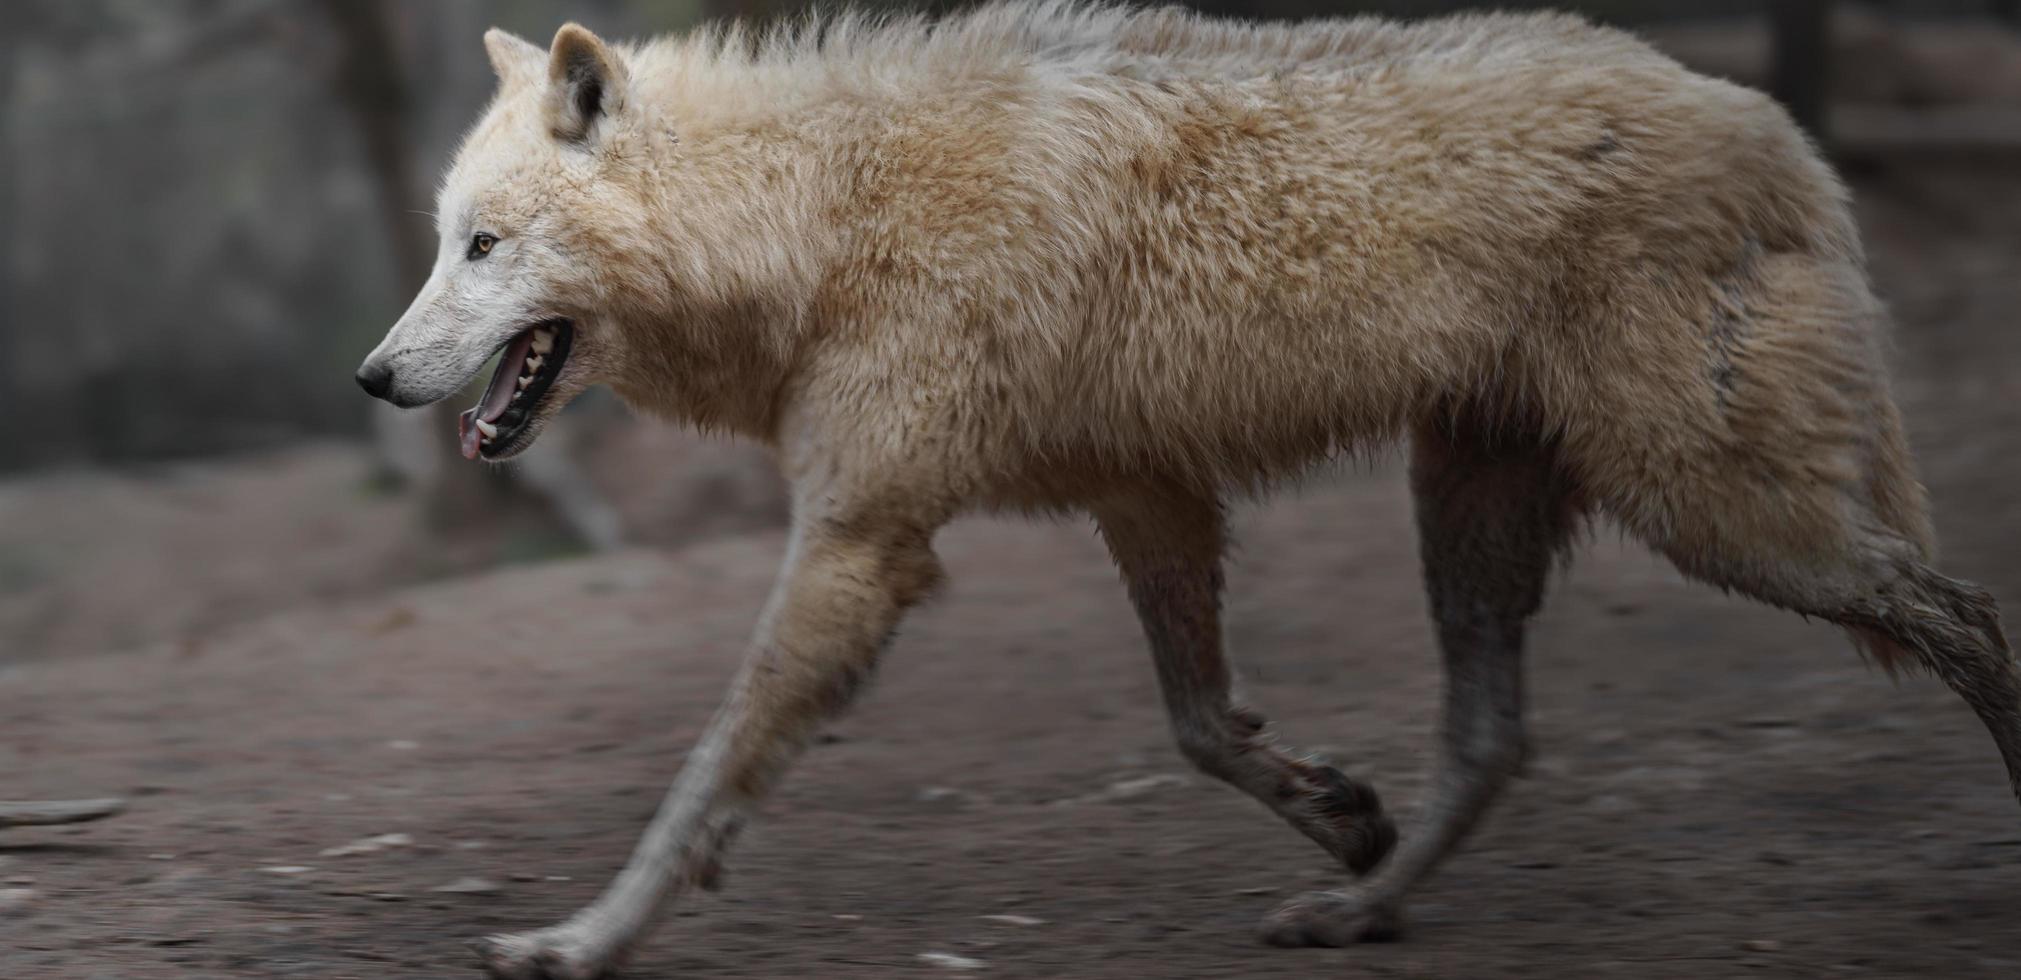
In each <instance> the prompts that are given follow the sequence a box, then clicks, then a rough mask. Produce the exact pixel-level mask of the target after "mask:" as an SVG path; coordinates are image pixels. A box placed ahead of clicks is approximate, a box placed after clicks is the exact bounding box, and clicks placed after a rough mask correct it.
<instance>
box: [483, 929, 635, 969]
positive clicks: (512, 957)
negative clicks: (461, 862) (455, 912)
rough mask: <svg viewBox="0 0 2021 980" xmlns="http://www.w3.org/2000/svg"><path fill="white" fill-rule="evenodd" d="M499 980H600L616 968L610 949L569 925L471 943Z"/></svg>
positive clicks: (485, 965) (491, 937)
mask: <svg viewBox="0 0 2021 980" xmlns="http://www.w3.org/2000/svg"><path fill="white" fill-rule="evenodd" d="M470 948H472V949H474V950H476V951H477V955H478V956H479V957H481V958H483V960H484V969H485V970H486V972H488V973H490V974H491V975H492V976H493V977H495V978H496V980H598V978H600V977H606V976H609V975H610V974H611V972H612V971H613V970H614V969H616V963H615V962H613V957H612V956H611V954H610V952H609V950H607V949H605V948H603V947H602V946H601V945H600V944H598V943H596V942H594V941H593V940H592V939H591V938H590V937H588V936H585V935H583V934H582V933H581V932H580V931H579V930H577V929H573V928H570V927H568V926H556V927H554V928H552V929H542V930H541V931H539V932H529V933H525V934H522V935H504V934H502V935H496V936H486V937H484V938H483V939H479V940H477V941H476V942H473V943H471V944H470Z"/></svg>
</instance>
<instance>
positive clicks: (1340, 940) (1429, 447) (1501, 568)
mask: <svg viewBox="0 0 2021 980" xmlns="http://www.w3.org/2000/svg"><path fill="white" fill-rule="evenodd" d="M1411 486H1412V490H1413V492H1414V493H1415V495H1416V498H1417V517H1418V533H1419V536H1420V538H1421V543H1420V548H1421V551H1422V554H1423V559H1424V572H1425V584H1426V588H1427V589H1428V591H1429V592H1430V596H1431V607H1432V617H1433V619H1434V620H1435V621H1436V623H1437V627H1438V639H1439V648H1440V650H1441V651H1442V653H1443V655H1444V660H1445V673H1446V693H1445V708H1444V718H1443V720H1442V722H1441V725H1440V730H1439V747H1438V761H1437V763H1436V768H1435V771H1434V773H1433V776H1432V783H1431V787H1430V789H1429V791H1428V795H1427V797H1426V799H1425V801H1424V804H1423V808H1422V811H1421V812H1420V813H1419V814H1418V816H1417V819H1416V820H1415V821H1414V823H1413V826H1412V829H1411V831H1410V832H1409V833H1406V834H1405V835H1404V838H1403V842H1402V843H1401V844H1400V845H1399V846H1398V847H1397V850H1396V853H1394V854H1392V855H1391V856H1390V858H1389V860H1388V862H1386V863H1384V864H1383V865H1382V866H1381V867H1379V868H1377V869H1376V871H1375V873H1374V874H1373V875H1371V876H1370V877H1369V878H1367V879H1366V880H1364V881H1363V882H1361V883H1360V884H1359V885H1358V886H1356V887H1355V888H1353V889H1352V890H1350V891H1336V892H1318V893H1315V894H1312V895H1307V896H1305V897H1303V898H1300V899H1297V900H1295V901H1293V902H1292V903H1290V904H1288V905H1286V906H1284V907H1283V908H1281V909H1279V910H1278V911H1276V912H1274V913H1272V914H1271V916H1270V917H1269V918H1268V919H1266V920H1265V922H1264V925H1263V937H1264V939H1265V940H1266V941H1268V942H1271V943H1275V944H1278V945H1293V946H1295V945H1320V946H1338V945H1344V944H1347V943H1352V942H1357V941H1361V940H1374V939H1388V938H1393V937H1394V936H1395V935H1396V934H1397V932H1398V931H1400V929H1401V926H1402V922H1401V910H1402V907H1403V900H1404V898H1405V896H1406V895H1407V894H1408V893H1409V892H1410V890H1411V889H1412V888H1413V887H1415V886H1416V885H1417V884H1418V882H1419V881H1421V880H1423V879H1424V878H1425V876H1426V875H1428V874H1430V873H1431V871H1432V870H1433V869H1434V868H1435V867H1437V866H1438V864H1439V862H1440V861H1442V860H1444V859H1445V857H1446V856H1447V855H1448V854H1449V853H1451V851H1452V850H1453V848H1454V846H1455V845H1457V844H1458V843H1459V842H1460V840H1461V839H1462V838H1463V837H1465V836H1466V834H1467V832H1468V831H1469V830H1471V829H1472V828H1473V826H1474V824H1475V823H1476V822H1477V821H1478V820H1479V818H1480V816H1481V814H1482V813H1483V812H1484V811H1485V810H1486V809H1487V807H1488V805H1489V804H1490V803H1492V802H1493V801H1494V799H1495V797H1496V795H1497V794H1499V793H1500V792H1501V789H1502V787H1503V786H1504V785H1505V784H1506V783H1507V782H1508V780H1509V778H1510V777H1511V776H1513V775H1514V774H1515V772H1516V770H1517V768H1518V767H1519V766H1520V765H1521V764H1522V760H1523V753H1524V735H1523V716H1522V711H1523V692H1522V652H1523V624H1524V621H1525V620H1526V619H1528V618H1529V616H1530V615H1531V614H1532V613H1534V612H1535V611H1536V610H1537V607H1538V605H1539V604H1540V603H1541V602H1542V600H1543V593H1544V580H1545V578H1546V576H1547V575H1548V574H1549V573H1550V569H1551V563H1552V561H1553V559H1554V557H1555V556H1556V555H1557V554H1558V552H1559V550H1560V549H1561V548H1562V547H1563V546H1564V544H1565V542H1566V538H1567V536H1568V533H1569V530H1570V525H1571V521H1572V512H1571V508H1570V506H1569V505H1568V499H1569V495H1568V493H1567V492H1566V489H1565V487H1564V485H1563V482H1562V480H1561V478H1560V477H1559V474H1558V470H1557V468H1556V467H1555V465H1554V464H1553V461H1552V459H1551V457H1550V455H1549V454H1548V453H1547V452H1545V451H1543V450H1540V449H1538V448H1535V447H1534V446H1527V445H1519V444H1499V445H1498V444H1496V443H1495V442H1494V441H1493V440H1492V438H1491V437H1489V436H1488V435H1487V434H1486V433H1484V432H1478V431H1470V432H1465V433H1460V434H1457V435H1454V434H1451V433H1449V432H1446V431H1444V430H1435V431H1431V432H1426V433H1422V434H1421V435H1420V436H1419V438H1418V440H1417V445H1416V447H1415V450H1414V454H1413V459H1412V465H1411Z"/></svg>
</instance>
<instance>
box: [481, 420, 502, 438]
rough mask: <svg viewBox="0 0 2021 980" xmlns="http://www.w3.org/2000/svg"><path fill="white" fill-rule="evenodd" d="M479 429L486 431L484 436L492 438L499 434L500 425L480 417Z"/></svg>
mask: <svg viewBox="0 0 2021 980" xmlns="http://www.w3.org/2000/svg"><path fill="white" fill-rule="evenodd" d="M477 431H479V432H482V433H484V438H486V439H490V438H493V437H494V436H497V435H498V426H495V425H492V424H491V423H489V422H486V421H484V420H483V419H478V420H477Z"/></svg>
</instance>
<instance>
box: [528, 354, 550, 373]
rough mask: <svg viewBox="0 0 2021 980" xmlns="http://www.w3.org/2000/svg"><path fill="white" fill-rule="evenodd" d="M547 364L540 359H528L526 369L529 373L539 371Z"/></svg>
mask: <svg viewBox="0 0 2021 980" xmlns="http://www.w3.org/2000/svg"><path fill="white" fill-rule="evenodd" d="M546 363H547V362H546V361H544V360H542V359H540V358H538V357H529V358H527V359H526V369H527V371H529V372H532V371H538V370H540V366H541V365H542V364H546Z"/></svg>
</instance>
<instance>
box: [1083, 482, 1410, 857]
mask: <svg viewBox="0 0 2021 980" xmlns="http://www.w3.org/2000/svg"><path fill="white" fill-rule="evenodd" d="M1094 510H1095V517H1096V520H1097V521H1098V523H1099V524H1100V526H1101V530H1102V537H1103V538H1104V539H1105V540H1106V541H1107V542H1108V545H1109V550H1110V552H1111V553H1112V554H1113V555H1114V556H1115V559H1116V564H1117V566H1118V567H1120V568H1121V569H1122V572H1123V577H1124V580H1125V582H1126V583H1127V585H1128V587H1129V592H1130V599H1131V602H1132V603H1133V604H1135V606H1136V608H1137V614H1138V617H1139V619H1141V620H1142V622H1143V625H1144V633H1145V636H1146V638H1147V639H1149V641H1150V646H1151V655H1152V658H1153V660H1154V661H1155V662H1156V665H1157V671H1158V684H1159V688H1160V690H1161V691H1162V693H1163V695H1164V699H1165V707H1166V709H1167V711H1168V712H1169V713H1170V716H1171V722H1172V731H1173V734H1174V735H1175V736H1176V737H1177V739H1178V742H1179V748H1180V751H1182V752H1183V753H1185V755H1186V758H1187V759H1188V760H1190V761H1191V762H1192V763H1193V764H1194V765H1195V766H1198V767H1199V768H1200V769H1201V770H1202V771H1203V772H1206V773H1208V774H1209V775H1212V776H1214V777H1216V778H1218V779H1221V780H1223V781H1225V782H1227V783H1229V784H1230V785H1233V786H1235V787H1236V788H1238V789H1241V790H1242V791H1243V792H1246V793H1248V794H1249V795H1251V796H1253V797H1255V798H1256V799H1257V800H1259V801H1261V802H1262V803H1263V805H1264V806H1267V807H1269V808H1270V809H1271V810H1272V811H1274V812H1276V813H1277V815H1278V816H1280V817H1282V818H1284V820H1285V821H1286V822H1288V823H1290V824H1291V825H1292V826H1293V827H1295V828H1297V829H1298V831H1299V832H1300V833H1303V834H1305V836H1307V837H1310V838H1312V839H1313V840H1314V841H1316V842H1318V843H1319V845H1320V846H1321V847H1324V848H1325V849H1326V850H1327V852H1328V853H1330V854H1332V855H1333V856H1334V857H1335V858H1336V859H1338V860H1339V861H1340V862H1341V863H1342V864H1344V865H1346V866H1347V867H1348V868H1349V869H1351V870H1353V871H1354V872H1355V873H1357V874H1359V873H1361V872H1365V871H1367V870H1368V869H1369V868H1370V867H1372V866H1374V865H1375V863H1376V862H1377V861H1379V860H1381V859H1382V856H1383V855H1384V854H1385V853H1387V852H1388V850H1389V848H1390V845H1391V844H1393V843H1395V841H1396V830H1395V828H1394V827H1393V826H1392V825H1391V823H1390V821H1389V818H1388V817H1387V816H1385V815H1384V814H1383V812H1382V804H1381V802H1380V801H1379V800H1378V799H1377V798H1376V795H1375V791H1374V790H1371V789H1369V788H1368V787H1367V786H1364V785H1362V784H1360V783H1357V782H1355V781H1353V780H1351V779H1349V778H1347V777H1346V776H1345V775H1343V774H1341V772H1340V771H1339V770H1337V769H1334V768H1333V767H1332V766H1328V765H1326V764H1324V763H1321V762H1318V761H1315V760H1311V759H1307V758H1302V757H1300V756H1299V755H1298V754H1297V753H1295V752H1291V751H1288V750H1287V749H1286V748H1285V747H1283V746H1280V745H1278V744H1276V743H1275V741H1274V740H1273V739H1271V738H1270V737H1269V736H1268V735H1267V734H1265V733H1264V730H1263V726H1264V722H1263V719H1262V717H1260V716H1259V715H1257V714H1256V713H1255V712H1253V711H1250V710H1249V709H1247V708H1245V707H1242V706H1240V705H1239V704H1237V703H1236V701H1235V700H1234V695H1233V693H1232V682H1231V680H1230V677H1229V670H1228V660H1227V657H1226V656H1225V655H1224V653H1223V651H1222V646H1221V555H1222V548H1223V527H1222V517H1221V509H1220V506H1219V505H1218V504H1217V503H1216V502H1215V501H1212V500H1206V499H1202V498H1200V497H1198V496H1196V495H1193V494H1189V493H1187V492H1185V491H1182V490H1169V491H1165V492H1159V491H1153V490H1146V491H1144V492H1142V493H1138V494H1134V495H1131V496H1129V497H1128V498H1126V499H1118V500H1112V501H1109V502H1106V503H1105V504H1103V505H1101V506H1098V507H1096V508H1094Z"/></svg>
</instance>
